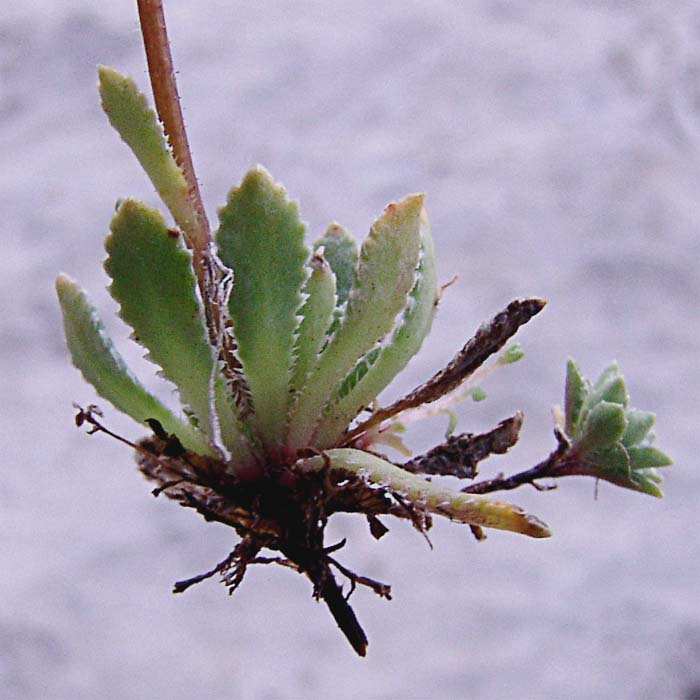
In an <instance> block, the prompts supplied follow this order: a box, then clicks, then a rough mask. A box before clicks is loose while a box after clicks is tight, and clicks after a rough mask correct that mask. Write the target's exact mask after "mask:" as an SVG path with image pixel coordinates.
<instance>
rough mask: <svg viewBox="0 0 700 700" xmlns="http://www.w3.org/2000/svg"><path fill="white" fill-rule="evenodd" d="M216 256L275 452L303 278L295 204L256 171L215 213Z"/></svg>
mask: <svg viewBox="0 0 700 700" xmlns="http://www.w3.org/2000/svg"><path fill="white" fill-rule="evenodd" d="M219 218H220V221H221V224H220V227H219V230H218V232H217V241H218V244H219V254H220V256H221V259H222V261H223V262H224V264H226V265H228V266H229V267H230V268H231V269H232V270H233V275H234V276H233V280H234V281H233V288H232V290H231V295H230V298H229V311H230V314H231V318H232V320H233V324H234V332H235V335H236V340H237V342H238V354H239V358H240V360H241V364H242V365H243V370H244V372H245V375H246V377H247V379H248V384H249V386H250V392H251V396H252V399H253V408H254V411H255V423H256V427H257V430H258V432H259V434H260V437H261V439H262V441H263V444H264V445H265V446H266V447H268V448H272V449H277V448H279V447H280V446H281V445H282V443H283V440H284V431H285V427H286V417H287V412H288V407H289V400H290V395H289V383H290V380H291V371H292V365H293V355H292V350H293V347H294V342H295V333H296V330H297V325H298V319H297V314H298V312H299V309H300V307H301V306H302V296H301V290H302V286H303V284H304V281H305V279H306V275H307V273H306V269H305V262H306V259H307V257H308V251H307V249H306V247H305V246H304V226H303V224H302V223H301V222H300V221H299V214H298V210H297V205H296V204H295V203H294V202H291V201H290V200H289V199H288V198H287V194H286V192H285V190H284V188H282V187H280V186H278V185H275V183H274V182H273V181H272V178H271V177H270V175H269V174H268V173H267V171H266V170H264V169H263V168H261V167H256V168H253V169H252V170H250V171H249V172H248V173H247V174H246V176H245V177H244V179H243V181H242V182H241V184H240V185H239V186H238V187H236V188H234V189H233V190H232V191H231V192H230V193H229V196H228V202H227V204H226V206H225V207H223V208H222V209H221V210H220V211H219Z"/></svg>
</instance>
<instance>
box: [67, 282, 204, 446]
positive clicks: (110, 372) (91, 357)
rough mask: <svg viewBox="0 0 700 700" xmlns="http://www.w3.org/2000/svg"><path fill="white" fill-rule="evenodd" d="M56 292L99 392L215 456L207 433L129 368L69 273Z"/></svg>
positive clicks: (83, 366)
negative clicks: (152, 391) (163, 400)
mask: <svg viewBox="0 0 700 700" xmlns="http://www.w3.org/2000/svg"><path fill="white" fill-rule="evenodd" d="M56 292H57V294H58V300H59V303H60V305H61V311H62V313H63V327H64V330H65V335H66V343H67V345H68V350H69V351H70V354H71V357H72V359H73V364H74V365H75V366H76V367H77V368H78V369H79V370H80V372H81V373H82V375H83V377H84V378H85V380H86V381H87V382H89V383H90V384H92V386H93V387H95V390H96V391H97V393H98V394H99V395H100V396H102V398H104V399H106V400H107V401H109V402H110V403H111V404H112V405H113V406H114V407H115V408H117V409H118V410H120V411H122V412H123V413H126V414H127V415H128V416H130V417H131V418H133V419H134V420H135V421H137V422H138V423H141V424H145V421H146V419H148V418H155V419H156V420H157V421H159V422H160V423H161V425H162V426H163V428H164V429H165V430H166V432H168V433H174V434H175V435H177V437H178V439H179V440H180V442H182V444H183V445H184V446H185V447H186V448H187V449H189V450H192V451H193V452H197V453H198V454H203V455H210V456H214V454H215V453H214V451H213V450H212V448H211V447H210V445H209V444H208V442H207V439H206V437H205V436H204V435H203V434H202V433H201V432H199V431H198V430H197V429H196V428H195V427H194V426H192V425H190V424H189V423H186V422H184V421H181V420H180V419H178V418H177V417H176V416H174V415H173V414H172V413H171V412H170V411H169V410H168V409H167V408H166V407H165V406H164V405H163V404H162V403H161V402H160V401H158V399H156V398H155V397H154V396H152V395H151V394H149V393H148V392H147V391H146V389H144V387H143V386H142V385H141V383H140V382H139V380H138V379H137V378H136V377H135V376H134V375H133V374H132V373H131V372H130V370H129V368H128V367H127V366H126V364H125V362H124V360H123V359H122V357H121V355H119V353H118V352H117V351H116V350H115V349H114V347H113V345H112V341H111V340H110V339H109V337H108V336H107V334H106V333H105V331H104V328H103V325H102V322H101V321H100V319H99V318H98V316H97V312H96V311H95V309H94V308H93V306H92V305H91V304H90V302H89V300H88V298H87V296H86V295H85V293H84V292H83V290H82V289H80V287H79V286H78V285H77V284H76V283H75V282H73V280H71V279H70V278H69V277H67V276H66V275H59V276H58V278H57V279H56Z"/></svg>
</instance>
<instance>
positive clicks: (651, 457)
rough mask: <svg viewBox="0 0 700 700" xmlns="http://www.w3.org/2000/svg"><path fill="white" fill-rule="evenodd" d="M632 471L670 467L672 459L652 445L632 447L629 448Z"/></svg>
mask: <svg viewBox="0 0 700 700" xmlns="http://www.w3.org/2000/svg"><path fill="white" fill-rule="evenodd" d="M627 453H628V454H629V456H630V464H631V465H632V469H649V468H651V467H668V466H669V465H670V464H672V463H673V462H672V460H671V458H670V457H669V456H668V455H667V454H666V453H665V452H662V451H661V450H659V449H657V448H656V447H651V446H650V445H643V446H631V447H628V448H627Z"/></svg>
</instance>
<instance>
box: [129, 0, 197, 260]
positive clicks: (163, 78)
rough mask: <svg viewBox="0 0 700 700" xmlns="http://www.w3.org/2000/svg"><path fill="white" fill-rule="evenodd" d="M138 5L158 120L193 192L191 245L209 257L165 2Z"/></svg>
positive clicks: (150, 0)
mask: <svg viewBox="0 0 700 700" xmlns="http://www.w3.org/2000/svg"><path fill="white" fill-rule="evenodd" d="M137 3H138V10H139V20H140V22H141V33H142V35H143V43H144V46H145V49H146V60H147V61H148V73H149V75H150V78H151V87H152V89H153V97H154V99H155V103H156V110H157V112H158V117H159V118H160V120H161V122H162V123H163V128H164V130H165V135H166V137H167V139H168V142H169V143H170V147H171V148H172V151H173V156H174V157H175V160H176V162H177V164H178V165H179V166H180V167H181V168H182V172H183V173H184V175H185V179H186V181H187V184H188V186H189V188H190V199H191V202H192V208H193V209H194V214H195V217H196V223H195V226H194V230H193V231H191V232H188V233H189V234H190V236H191V238H192V241H191V243H192V246H193V248H194V249H195V251H197V252H198V253H199V254H200V255H206V251H207V249H208V246H209V243H210V241H211V234H210V231H209V221H208V219H207V215H206V212H205V211H204V205H203V203H202V195H201V193H200V191H199V183H198V182H197V176H196V175H195V172H194V165H193V163H192V153H191V151H190V146H189V142H188V140H187V132H186V130H185V122H184V120H183V117H182V109H181V107H180V96H179V94H178V91H177V83H176V82H175V68H174V66H173V58H172V55H171V53H170V42H169V41H168V30H167V27H166V25H165V15H164V13H163V2H162V0H137Z"/></svg>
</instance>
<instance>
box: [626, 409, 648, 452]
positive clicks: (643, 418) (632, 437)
mask: <svg viewBox="0 0 700 700" xmlns="http://www.w3.org/2000/svg"><path fill="white" fill-rule="evenodd" d="M625 416H626V417H627V428H626V430H625V432H624V435H623V436H622V444H623V445H625V446H626V447H631V446H632V445H637V444H639V443H640V442H642V440H644V438H646V437H647V435H648V434H649V431H650V430H651V429H652V428H653V427H654V421H655V420H656V416H655V415H654V414H653V413H649V411H637V410H635V409H632V408H631V409H628V410H627V412H626V413H625Z"/></svg>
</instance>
